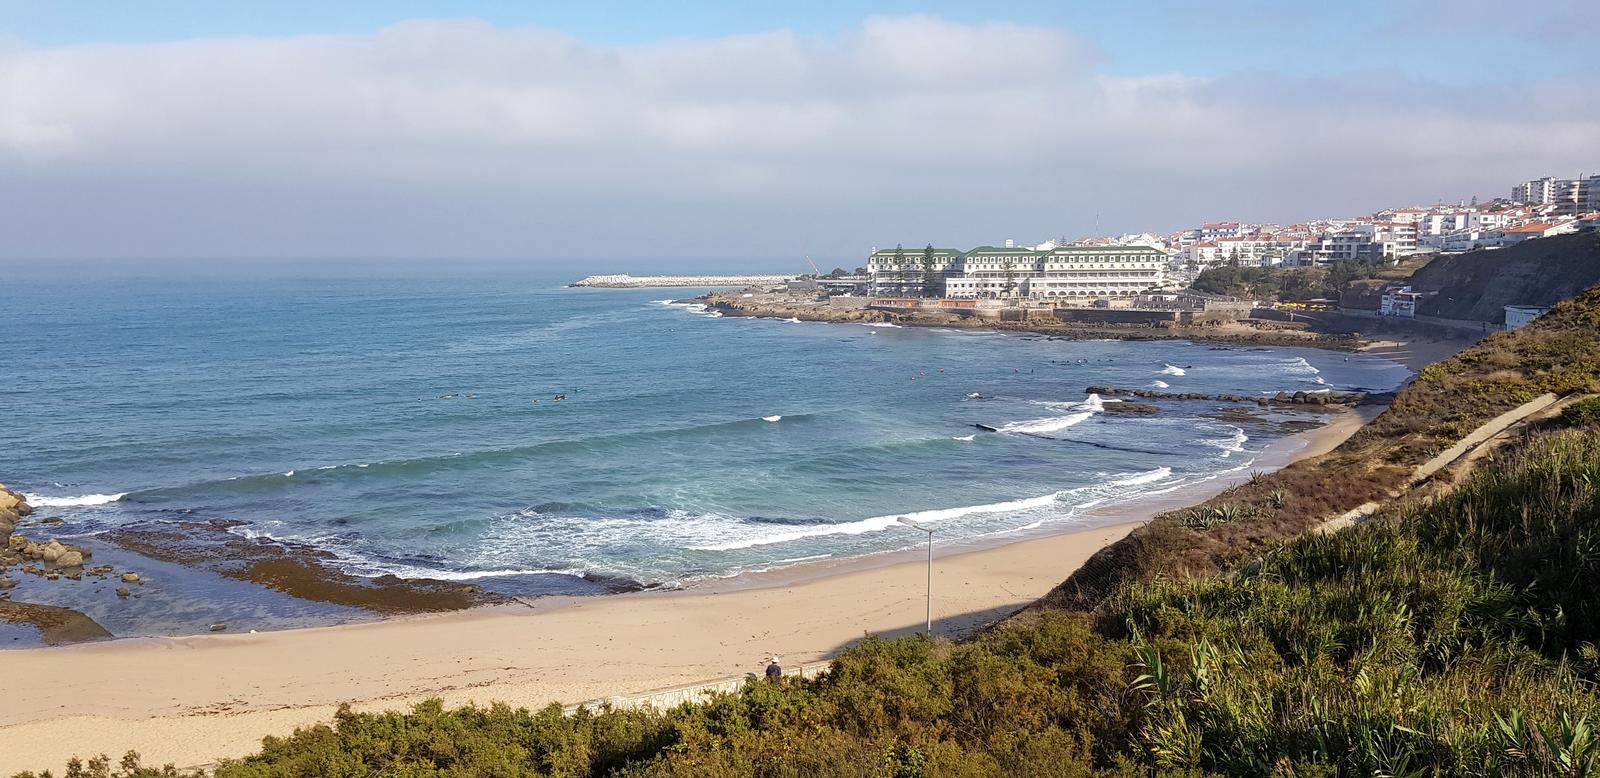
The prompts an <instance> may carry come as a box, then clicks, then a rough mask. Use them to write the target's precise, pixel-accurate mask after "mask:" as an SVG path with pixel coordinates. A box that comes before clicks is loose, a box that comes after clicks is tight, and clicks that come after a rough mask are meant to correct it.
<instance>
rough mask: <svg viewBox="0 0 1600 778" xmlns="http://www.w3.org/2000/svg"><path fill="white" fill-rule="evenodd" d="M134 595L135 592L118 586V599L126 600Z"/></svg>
mask: <svg viewBox="0 0 1600 778" xmlns="http://www.w3.org/2000/svg"><path fill="white" fill-rule="evenodd" d="M132 594H133V592H132V591H131V590H129V589H128V587H126V586H118V587H117V596H118V597H123V598H126V597H128V596H130V595H132Z"/></svg>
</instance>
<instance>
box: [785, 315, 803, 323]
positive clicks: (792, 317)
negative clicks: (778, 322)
mask: <svg viewBox="0 0 1600 778" xmlns="http://www.w3.org/2000/svg"><path fill="white" fill-rule="evenodd" d="M784 321H786V322H789V323H790V324H799V323H800V319H799V317H796V316H790V317H789V318H787V319H784Z"/></svg>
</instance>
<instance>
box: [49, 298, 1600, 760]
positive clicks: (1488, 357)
mask: <svg viewBox="0 0 1600 778" xmlns="http://www.w3.org/2000/svg"><path fill="white" fill-rule="evenodd" d="M1596 390H1600V289H1592V290H1590V291H1588V292H1586V293H1584V294H1583V295H1581V296H1579V297H1578V298H1577V299H1574V300H1572V301H1570V302H1567V303H1563V304H1561V305H1560V306H1558V307H1557V308H1556V309H1555V310H1553V311H1552V312H1551V313H1550V314H1549V315H1547V316H1546V317H1544V318H1542V319H1541V320H1539V321H1537V322H1535V323H1534V324H1533V325H1531V326H1529V327H1528V328H1525V329H1522V330H1518V331H1514V332H1507V333H1500V334H1496V335H1493V336H1491V337H1489V338H1486V339H1485V340H1484V341H1483V342H1482V343H1480V344H1479V345H1478V346H1477V347H1475V348H1473V349H1470V350H1468V351H1466V352H1464V353H1462V354H1461V355H1459V356H1458V357H1456V358H1453V359H1450V360H1447V361H1445V362H1441V363H1439V364H1436V365H1434V366H1432V367H1430V368H1428V369H1427V370H1425V371H1423V373H1422V374H1421V375H1420V376H1419V377H1418V378H1417V380H1416V381H1414V382H1413V383H1412V384H1411V385H1410V386H1409V387H1408V388H1407V389H1405V390H1404V391H1402V392H1401V393H1400V394H1399V395H1398V396H1397V397H1396V398H1395V401H1394V403H1393V404H1392V406H1391V407H1390V408H1389V409H1388V411H1386V412H1385V413H1384V414H1382V415H1381V416H1379V417H1378V418H1377V419H1376V420H1375V421H1374V422H1373V423H1372V424H1370V425H1368V427H1367V428H1365V429H1364V430H1363V431H1362V432H1360V433H1358V434H1357V435H1356V436H1354V437H1352V438H1351V440H1350V441H1348V442H1347V443H1346V444H1344V445H1343V446H1341V447H1340V448H1339V449H1336V450H1335V451H1334V452H1332V453H1330V454H1328V455H1326V456H1324V457H1322V458H1318V459H1311V460H1305V461H1304V463H1303V464H1301V465H1297V466H1292V467H1290V468H1287V469H1285V470H1283V471H1280V472H1279V473H1275V474H1272V475H1266V476H1261V477H1259V478H1256V479H1253V481H1252V482H1251V483H1249V484H1246V485H1242V486H1240V487H1237V488H1235V489H1233V490H1230V491H1229V492H1226V493H1224V494H1223V495H1221V496H1220V497H1218V498H1217V499H1216V500H1213V501H1212V502H1211V503H1208V504H1207V505H1203V506H1198V507H1196V508H1193V509H1188V510H1185V511H1178V512H1174V513H1170V514H1166V515H1164V516H1162V517H1159V518H1158V519H1157V520H1156V521H1154V522H1152V523H1151V524H1150V525H1148V526H1147V527H1145V528H1144V529H1141V530H1139V531H1137V532H1135V533H1134V534H1133V535H1131V536H1130V538H1129V539H1128V540H1127V541H1125V542H1123V543H1118V544H1116V545H1114V546H1112V547H1110V548H1109V549H1108V550H1107V551H1106V552H1102V555H1100V556H1097V557H1096V559H1097V566H1096V569H1094V570H1089V569H1087V568H1086V570H1085V571H1084V572H1083V573H1080V574H1078V575H1074V576H1073V577H1072V578H1071V579H1069V580H1068V581H1067V583H1066V584H1064V585H1063V586H1062V587H1061V588H1059V589H1058V590H1057V591H1056V592H1054V593H1052V595H1051V596H1050V597H1048V598H1046V600H1045V601H1043V602H1041V603H1040V604H1039V605H1038V606H1036V607H1034V608H1032V609H1030V610H1029V611H1027V612H1025V613H1023V614H1020V615H1019V616H1017V617H1015V618H1012V619H1009V620H1007V621H1004V622H1001V623H999V624H997V625H995V626H994V627H993V628H991V629H989V630H987V631H986V632H984V633H983V634H981V635H979V636H978V637H976V638H975V639H973V640H972V641H970V642H966V643H959V644H952V643H948V642H943V641H934V640H930V639H928V638H925V637H920V636H918V637H907V638H899V639H894V640H882V639H875V638H874V639H868V640H866V641H865V642H863V643H862V644H860V645H859V646H857V647H854V648H851V649H849V650H847V651H845V652H843V653H842V654H841V655H840V657H839V658H838V660H837V661H836V662H835V663H834V666H833V667H832V669H831V670H830V671H828V672H827V673H825V674H824V675H822V676H821V677H819V678H817V679H814V680H786V681H784V682H781V683H776V684H774V683H768V682H762V681H751V682H750V683H748V684H747V685H746V686H745V688H744V689H743V690H741V691H740V692H738V693H735V694H730V695H723V696H719V697H716V698H713V699H711V700H709V701H707V702H704V703H697V704H687V705H683V706H680V707H677V708H674V709H671V710H667V711H655V710H605V709H602V710H600V711H587V710H580V711H578V712H575V713H571V714H566V713H563V711H562V710H561V709H560V708H559V707H558V706H553V705H552V706H550V707H548V708H545V709H543V710H540V711H537V712H533V711H528V710H525V709H512V708H510V707H506V706H495V707H491V708H478V707H466V708H460V709H454V710H447V709H445V708H444V707H442V706H441V705H440V704H438V703H426V704H423V705H420V706H418V707H417V708H415V709H414V710H413V711H411V712H410V713H406V714H400V713H386V714H358V713H353V712H351V711H349V710H343V711H341V712H340V714H339V715H338V716H337V718H336V721H335V723H334V724H333V725H332V726H317V727H313V728H310V729H304V730H300V731H298V732H297V733H296V734H295V735H293V736H292V737H288V738H281V739H280V738H268V739H267V740H266V741H265V742H264V744H263V748H262V751H261V752H260V753H259V754H257V755H255V756H251V757H249V758H246V759H243V760H239V761H226V762H223V763H221V764H220V765H218V766H217V767H216V768H215V770H214V772H213V774H214V775H216V776H226V777H229V778H234V777H239V778H242V777H244V776H251V777H257V776H311V775H319V776H320V775H328V776H377V775H397V776H479V775H530V776H629V777H631V778H642V777H644V776H663V777H664V776H751V775H754V776H864V775H865V776H952V775H953V776H1009V775H1029V776H1095V775H1098V776H1135V775H1148V774H1157V773H1159V774H1170V775H1195V776H1200V775H1242V776H1269V775H1319V776H1324V775H1326V776H1331V775H1450V776H1456V775H1459V776H1488V775H1528V776H1536V775H1539V776H1542V775H1571V776H1581V775H1592V774H1595V772H1596V771H1597V770H1600V741H1597V739H1596V736H1595V735H1594V734H1593V733H1594V729H1593V727H1594V724H1595V722H1596V721H1597V720H1600V696H1597V695H1596V693H1595V692H1594V691H1593V689H1594V685H1593V684H1594V683H1595V682H1596V681H1597V680H1600V659H1597V655H1596V652H1595V650H1594V648H1593V647H1594V645H1596V644H1597V643H1600V608H1597V606H1596V603H1600V589H1597V588H1596V586H1597V585H1596V583H1595V582H1596V581H1600V541H1597V540H1596V537H1597V535H1596V533H1595V531H1594V528H1595V526H1596V522H1600V398H1596V397H1595V396H1594V393H1595V392H1596ZM1547 395H1550V396H1552V397H1549V398H1548V400H1554V399H1555V398H1556V397H1562V398H1564V399H1562V400H1560V401H1558V402H1555V403H1554V404H1547V397H1546V396H1547ZM1530 403H1531V404H1533V405H1534V406H1536V407H1537V408H1538V409H1539V410H1538V412H1534V413H1524V412H1523V411H1524V410H1525V409H1527V408H1528V407H1530ZM1508 417H1515V419H1514V420H1516V421H1518V423H1519V425H1520V426H1513V425H1509V424H1508V425H1507V426H1506V427H1504V428H1503V429H1502V431H1501V432H1499V433H1497V434H1493V435H1487V436H1482V441H1481V442H1482V443H1483V445H1482V446H1480V447H1479V448H1477V449H1476V450H1475V451H1474V452H1473V453H1470V454H1466V455H1465V456H1462V457H1461V459H1462V460H1465V461H1463V462H1457V461H1455V459H1453V458H1452V452H1455V451H1456V448H1455V447H1457V446H1459V443H1460V442H1461V441H1462V439H1463V438H1464V437H1467V436H1469V433H1474V432H1475V431H1479V430H1481V429H1483V428H1484V425H1485V424H1486V423H1491V426H1490V429H1501V428H1500V427H1499V426H1498V421H1497V420H1504V419H1505V418H1508ZM1456 453H1461V452H1456ZM1441 458H1442V459H1443V460H1444V465H1441V466H1439V467H1437V468H1434V467H1433V466H1434V464H1435V463H1437V462H1439V461H1441ZM1430 468H1433V469H1430ZM1420 473H1426V476H1425V477H1419V474H1420ZM1350 507H1356V508H1358V509H1359V512H1360V513H1361V514H1363V515H1364V516H1368V517H1367V518H1366V519H1365V520H1364V521H1360V522H1358V523H1355V524H1354V525H1353V526H1349V527H1348V528H1345V529H1342V530H1340V531H1336V532H1307V531H1305V530H1308V529H1311V528H1312V527H1314V526H1318V525H1321V524H1323V522H1324V521H1325V520H1326V519H1327V518H1329V517H1330V516H1338V515H1339V514H1340V513H1341V512H1344V511H1348V510H1349V508H1350ZM1328 526H1331V527H1334V528H1337V527H1339V526H1340V525H1339V524H1337V523H1335V524H1332V525H1328ZM75 770H76V771H75V772H71V773H69V774H72V775H86V776H110V775H115V776H156V775H163V774H172V773H167V772H161V771H155V770H150V769H147V768H141V767H139V766H138V760H137V758H136V757H135V756H132V755H130V756H129V757H128V758H127V759H125V760H123V763H122V766H121V767H120V768H114V767H112V766H111V764H110V762H109V761H105V760H102V761H99V762H96V763H93V764H88V765H78V766H76V767H75Z"/></svg>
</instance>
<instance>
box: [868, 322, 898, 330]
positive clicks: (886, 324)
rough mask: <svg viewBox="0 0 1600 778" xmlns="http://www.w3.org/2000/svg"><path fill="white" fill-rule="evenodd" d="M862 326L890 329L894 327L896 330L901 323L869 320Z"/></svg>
mask: <svg viewBox="0 0 1600 778" xmlns="http://www.w3.org/2000/svg"><path fill="white" fill-rule="evenodd" d="M861 326H863V327H887V328H889V329H894V330H898V329H900V325H898V324H890V323H889V322H886V321H871V322H867V323H865V324H862V325H861Z"/></svg>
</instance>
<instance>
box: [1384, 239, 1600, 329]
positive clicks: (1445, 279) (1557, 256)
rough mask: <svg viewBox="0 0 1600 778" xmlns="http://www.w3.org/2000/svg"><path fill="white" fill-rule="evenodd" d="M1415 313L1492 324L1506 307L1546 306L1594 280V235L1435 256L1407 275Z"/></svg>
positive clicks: (1599, 260) (1597, 268) (1598, 273)
mask: <svg viewBox="0 0 1600 778" xmlns="http://www.w3.org/2000/svg"><path fill="white" fill-rule="evenodd" d="M1410 284H1411V286H1412V288H1413V289H1416V290H1417V291H1420V292H1426V293H1427V294H1428V297H1426V298H1424V299H1423V302H1422V304H1421V307H1420V310H1419V313H1422V314H1424V315H1427V316H1440V317H1443V318H1447V319H1468V320H1472V321H1485V322H1490V323H1493V324H1498V323H1500V322H1502V321H1504V320H1505V306H1507V305H1539V306H1550V305H1554V304H1556V303H1558V302H1560V301H1562V300H1566V299H1570V298H1572V297H1574V296H1576V295H1577V294H1578V293H1580V292H1582V291H1583V290H1585V289H1588V288H1589V287H1591V286H1594V285H1595V284H1600V233H1592V232H1590V233H1578V234H1575V235H1558V236H1556V237H1552V238H1541V239H1539V240H1529V241H1523V242H1522V243H1519V244H1517V245H1515V246H1511V247H1509V248H1504V249H1495V250H1481V251H1469V252H1467V253H1465V254H1457V255H1455V256H1448V257H1439V258H1438V259H1435V260H1433V261H1432V262H1430V263H1428V264H1427V265H1426V266H1424V267H1423V268H1422V269H1420V270H1418V271H1417V272H1416V274H1415V275H1413V276H1411V281H1410Z"/></svg>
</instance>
